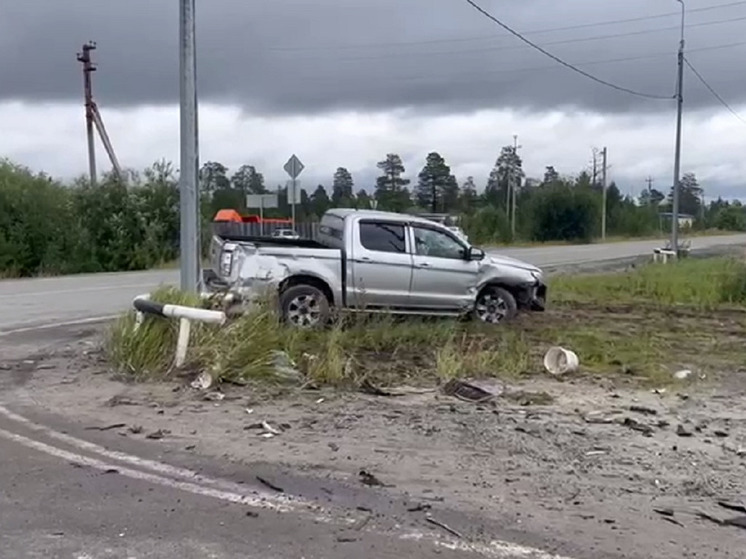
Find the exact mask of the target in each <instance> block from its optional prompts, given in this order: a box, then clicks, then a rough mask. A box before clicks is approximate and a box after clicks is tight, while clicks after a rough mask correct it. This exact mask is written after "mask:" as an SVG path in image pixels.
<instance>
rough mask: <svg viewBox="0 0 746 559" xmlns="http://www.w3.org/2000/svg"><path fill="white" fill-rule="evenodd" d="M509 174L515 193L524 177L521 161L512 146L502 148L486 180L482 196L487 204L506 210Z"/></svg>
mask: <svg viewBox="0 0 746 559" xmlns="http://www.w3.org/2000/svg"><path fill="white" fill-rule="evenodd" d="M511 174H512V178H513V180H514V181H515V188H516V191H517V190H518V189H519V188H520V184H521V182H522V180H523V177H524V176H525V173H524V172H523V160H522V159H521V156H520V155H518V153H517V152H516V150H515V147H514V146H504V147H503V148H502V149H501V150H500V156H499V157H498V158H497V161H496V162H495V166H494V167H493V168H492V172H491V173H490V176H489V179H488V180H487V188H486V189H485V192H484V196H485V198H486V200H487V202H488V203H489V204H491V205H493V206H495V207H498V208H507V206H508V187H509V184H510V179H511Z"/></svg>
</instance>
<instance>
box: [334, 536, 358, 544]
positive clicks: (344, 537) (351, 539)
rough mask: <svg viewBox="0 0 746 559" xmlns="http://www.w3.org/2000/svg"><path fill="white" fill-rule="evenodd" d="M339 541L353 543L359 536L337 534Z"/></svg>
mask: <svg viewBox="0 0 746 559" xmlns="http://www.w3.org/2000/svg"><path fill="white" fill-rule="evenodd" d="M337 541H338V542H339V543H353V542H356V541H357V538H353V537H351V536H337Z"/></svg>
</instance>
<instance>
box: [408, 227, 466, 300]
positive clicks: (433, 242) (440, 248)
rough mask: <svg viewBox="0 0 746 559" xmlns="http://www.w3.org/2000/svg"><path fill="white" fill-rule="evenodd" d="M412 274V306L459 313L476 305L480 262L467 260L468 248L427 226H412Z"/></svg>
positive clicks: (459, 241) (448, 235) (449, 235)
mask: <svg viewBox="0 0 746 559" xmlns="http://www.w3.org/2000/svg"><path fill="white" fill-rule="evenodd" d="M411 231H412V243H413V245H414V246H413V251H412V252H413V253H414V254H413V268H414V269H413V274H412V290H411V294H410V305H411V306H412V307H417V308H420V309H438V310H459V309H463V308H465V307H470V306H471V305H473V304H474V298H475V296H476V293H475V292H474V288H475V286H476V282H477V277H478V274H479V265H480V264H479V262H476V261H470V260H466V251H467V249H468V247H467V245H466V244H465V243H463V242H462V241H461V240H459V239H457V238H456V236H455V235H453V234H450V233H446V232H445V231H442V230H441V229H437V228H435V227H429V226H427V225H420V224H416V225H415V224H413V225H412V226H411Z"/></svg>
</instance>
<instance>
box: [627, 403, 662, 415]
mask: <svg viewBox="0 0 746 559" xmlns="http://www.w3.org/2000/svg"><path fill="white" fill-rule="evenodd" d="M629 411H632V412H635V413H641V414H643V415H657V414H658V410H656V409H653V408H649V407H647V406H639V405H632V406H630V407H629Z"/></svg>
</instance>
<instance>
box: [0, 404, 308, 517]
mask: <svg viewBox="0 0 746 559" xmlns="http://www.w3.org/2000/svg"><path fill="white" fill-rule="evenodd" d="M0 415H4V416H5V417H7V418H8V419H10V420H12V421H15V422H17V423H21V424H22V425H25V426H26V427H27V428H28V429H31V430H33V431H37V432H40V433H44V434H45V435H46V436H48V437H50V438H53V439H56V440H58V441H61V442H63V443H66V444H68V445H70V446H73V447H77V448H79V449H80V450H84V451H88V452H92V453H94V454H98V455H99V456H104V457H105V458H109V459H110V460H117V461H119V462H124V463H127V464H130V465H132V466H135V467H139V468H144V469H147V470H151V471H154V472H157V473H158V474H161V475H165V476H170V477H173V478H182V479H186V480H189V481H193V482H195V483H201V484H204V485H212V486H215V487H219V488H220V489H222V490H225V491H232V492H235V493H241V492H243V491H245V490H246V486H245V485H241V484H239V483H234V482H231V481H228V480H224V479H216V478H212V477H209V476H205V475H202V474H200V473H198V472H195V471H194V470H189V469H187V468H180V467H177V466H171V465H170V464H164V463H163V462H158V461H156V460H148V459H146V458H140V457H139V456H134V455H132V454H127V453H125V452H118V451H116V450H109V449H108V448H106V447H104V446H101V445H97V444H95V443H91V442H88V441H84V440H82V439H78V438H76V437H73V436H71V435H67V434H65V433H60V432H58V431H55V430H54V429H50V428H49V427H46V426H45V425H41V424H39V423H34V422H33V421H31V420H30V419H27V418H25V417H23V416H21V415H18V414H17V413H14V412H12V411H10V410H9V409H7V408H6V407H5V406H0ZM260 493H261V492H260ZM261 496H262V497H263V498H264V499H268V500H270V501H273V500H274V501H277V502H278V503H281V504H282V505H283V506H289V505H290V503H291V502H294V503H296V504H297V505H303V506H310V503H304V502H302V501H300V500H297V499H289V498H288V497H286V496H284V495H277V494H275V493H261Z"/></svg>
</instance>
